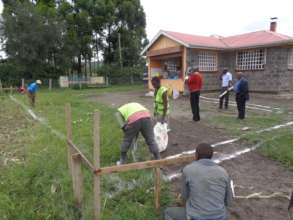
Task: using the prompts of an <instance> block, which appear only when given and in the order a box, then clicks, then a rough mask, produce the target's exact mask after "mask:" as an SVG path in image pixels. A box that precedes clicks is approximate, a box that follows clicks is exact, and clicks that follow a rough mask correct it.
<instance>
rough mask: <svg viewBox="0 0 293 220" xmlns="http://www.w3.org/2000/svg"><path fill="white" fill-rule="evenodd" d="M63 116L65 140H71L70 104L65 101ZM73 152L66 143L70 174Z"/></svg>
mask: <svg viewBox="0 0 293 220" xmlns="http://www.w3.org/2000/svg"><path fill="white" fill-rule="evenodd" d="M65 118H66V132H67V140H70V141H72V123H71V105H70V104H69V103H67V104H66V105H65ZM72 154H74V151H73V150H72V147H71V146H70V144H67V163H68V168H69V172H70V174H72V165H71V160H72V158H71V156H72Z"/></svg>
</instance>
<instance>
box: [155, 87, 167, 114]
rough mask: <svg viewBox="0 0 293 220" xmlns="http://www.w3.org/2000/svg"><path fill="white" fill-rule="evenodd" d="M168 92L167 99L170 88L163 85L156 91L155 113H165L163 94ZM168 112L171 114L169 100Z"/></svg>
mask: <svg viewBox="0 0 293 220" xmlns="http://www.w3.org/2000/svg"><path fill="white" fill-rule="evenodd" d="M165 92H167V100H168V89H167V88H166V87H164V86H161V87H160V88H159V90H158V91H157V93H156V96H155V100H154V112H155V114H159V115H163V113H164V101H163V94H164V93H165ZM166 114H169V100H168V104H167V111H166Z"/></svg>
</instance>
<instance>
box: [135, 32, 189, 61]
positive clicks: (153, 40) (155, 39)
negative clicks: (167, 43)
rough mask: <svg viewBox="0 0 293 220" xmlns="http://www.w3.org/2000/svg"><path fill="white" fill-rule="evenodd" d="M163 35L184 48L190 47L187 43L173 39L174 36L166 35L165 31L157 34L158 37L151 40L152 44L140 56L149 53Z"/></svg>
mask: <svg viewBox="0 0 293 220" xmlns="http://www.w3.org/2000/svg"><path fill="white" fill-rule="evenodd" d="M162 35H164V36H166V37H168V38H170V39H171V40H173V41H175V42H177V43H179V44H181V45H183V46H185V47H189V45H188V44H186V43H185V42H183V41H180V40H178V39H176V38H175V37H173V36H171V35H169V34H168V33H166V32H165V31H163V30H160V31H159V32H158V33H157V34H156V36H155V37H154V38H153V39H152V40H151V42H150V43H149V44H148V45H147V46H146V47H145V48H144V49H143V50H142V51H141V53H140V55H141V56H142V55H143V54H145V53H146V52H147V50H148V49H149V48H150V47H151V46H152V45H153V44H154V43H155V42H156V41H157V40H158V39H159V37H161V36H162Z"/></svg>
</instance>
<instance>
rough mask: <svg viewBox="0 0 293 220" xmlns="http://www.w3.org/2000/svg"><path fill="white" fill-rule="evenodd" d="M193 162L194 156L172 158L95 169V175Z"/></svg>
mask: <svg viewBox="0 0 293 220" xmlns="http://www.w3.org/2000/svg"><path fill="white" fill-rule="evenodd" d="M193 160H194V155H188V156H181V157H177V158H171V159H161V160H149V161H144V162H137V163H130V164H123V165H119V166H110V167H103V168H99V169H95V171H94V173H95V174H96V175H104V174H109V173H118V172H119V173H120V172H126V171H130V170H142V169H147V168H153V167H161V166H166V165H170V164H178V163H185V162H191V161H193Z"/></svg>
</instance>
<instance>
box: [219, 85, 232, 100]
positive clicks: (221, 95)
mask: <svg viewBox="0 0 293 220" xmlns="http://www.w3.org/2000/svg"><path fill="white" fill-rule="evenodd" d="M233 88H234V87H233V86H231V87H229V88H228V89H227V90H226V91H224V92H223V93H222V94H220V95H219V98H222V97H223V96H224V95H226V94H227V93H228V92H230V91H231V90H233Z"/></svg>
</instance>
